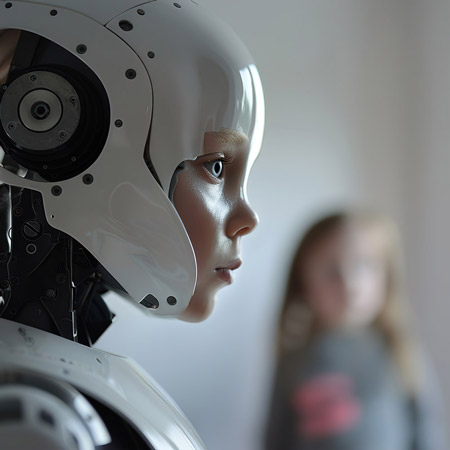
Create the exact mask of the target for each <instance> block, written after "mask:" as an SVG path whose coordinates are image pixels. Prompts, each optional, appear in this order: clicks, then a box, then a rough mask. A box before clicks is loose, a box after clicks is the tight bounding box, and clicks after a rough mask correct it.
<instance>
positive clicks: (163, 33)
mask: <svg viewBox="0 0 450 450" xmlns="http://www.w3.org/2000/svg"><path fill="white" fill-rule="evenodd" d="M0 8H1V9H2V12H1V14H0V29H3V30H7V29H16V30H22V36H21V38H20V41H19V44H18V47H17V50H16V52H15V55H14V59H13V63H12V67H11V71H10V74H9V75H10V76H9V77H8V81H7V83H6V84H5V85H4V86H3V92H2V97H1V103H0V123H1V127H0V140H1V146H2V148H3V150H4V155H3V157H2V165H1V167H0V181H1V182H3V183H6V184H9V185H13V186H19V187H24V188H27V189H31V190H35V191H39V192H40V193H41V194H42V197H43V200H44V207H45V214H46V218H47V221H48V222H49V224H50V225H51V226H53V227H54V228H57V229H59V230H61V231H63V232H65V233H67V234H68V235H70V236H72V237H73V238H74V239H76V240H77V241H78V242H80V243H81V244H82V245H83V246H84V247H85V248H86V249H87V250H88V251H89V252H90V253H92V255H93V256H95V258H96V259H97V260H98V261H99V262H100V264H101V265H102V266H103V267H104V268H105V269H106V270H107V271H108V272H109V273H110V274H111V275H112V277H113V278H114V279H115V280H116V281H117V282H118V283H119V284H120V285H121V286H122V287H123V289H124V290H125V291H126V292H127V293H128V296H129V297H130V298H131V299H132V300H133V301H134V302H135V303H137V304H139V305H141V306H142V308H143V309H144V310H145V311H152V312H155V313H158V314H162V315H179V314H180V313H181V312H183V311H184V310H185V308H186V307H187V305H188V304H189V301H190V299H191V297H192V296H193V293H194V290H195V286H196V279H197V264H196V257H195V253H194V249H193V246H192V242H191V240H190V239H189V236H188V234H187V232H186V228H188V231H189V232H190V230H189V228H190V229H191V230H194V231H193V232H195V228H196V227H195V223H193V220H192V217H191V216H192V214H191V213H190V211H191V206H192V207H193V206H195V205H191V204H190V203H189V202H190V199H189V197H188V196H185V195H183V193H182V192H181V190H180V186H179V184H180V183H181V182H182V183H185V185H186V186H193V183H192V176H191V177H190V174H191V175H192V174H193V170H194V169H195V167H194V166H195V164H194V163H195V161H203V160H204V158H206V159H205V160H204V161H205V162H202V165H203V167H208V168H209V169H210V170H209V172H211V170H212V171H214V170H218V167H219V166H220V164H219V165H216V167H215V168H214V167H213V166H212V164H214V162H217V161H218V160H221V159H220V158H216V159H215V160H209V159H208V156H207V155H208V154H210V153H215V152H216V148H215V146H216V145H217V146H219V147H221V148H224V147H226V146H228V147H229V146H230V145H231V146H232V147H234V148H235V149H237V148H238V147H239V148H241V149H243V150H242V151H243V152H244V154H245V161H244V162H241V163H240V164H241V169H240V170H241V172H242V173H241V175H240V176H239V183H238V184H239V191H240V194H239V195H240V199H241V200H242V201H246V194H245V189H246V180H247V176H248V171H249V169H250V168H251V165H252V163H253V162H254V160H255V158H256V156H257V154H258V153H259V150H260V147H261V143H262V135H263V128H264V100H263V92H262V87H261V82H260V78H259V75H258V72H257V69H256V67H255V65H254V64H253V61H252V58H251V56H250V55H249V53H248V51H247V50H246V49H245V47H244V46H243V44H242V43H241V42H240V41H239V39H238V38H237V37H236V36H235V35H234V33H233V32H232V31H231V30H230V29H229V28H228V27H227V26H226V25H224V24H223V23H222V22H221V21H219V20H218V19H217V18H215V17H214V16H212V15H211V14H210V13H208V12H207V11H205V10H204V9H203V8H201V7H200V6H198V5H197V4H196V3H195V2H194V1H193V0H181V1H180V2H179V3H173V2H171V1H166V0H153V1H150V2H147V3H144V4H142V2H138V1H133V0H104V1H95V2H92V1H91V0H69V1H68V0H52V1H50V2H46V3H45V4H43V3H41V2H40V1H28V2H22V1H14V2H4V1H2V2H1V3H0ZM30 49H32V51H31V50H30ZM202 158H203V159H202ZM183 162H185V163H184V164H183ZM211 173H212V174H213V175H217V174H216V173H215V172H211ZM182 180H184V181H182ZM235 184H236V183H235ZM173 197H175V199H174V198H173ZM204 201H206V200H204ZM174 202H175V204H176V206H177V209H178V210H179V211H178V212H180V214H178V212H177V210H176V209H175V207H174ZM180 217H181V219H180ZM185 217H186V218H188V219H189V220H190V225H189V226H186V227H185V225H187V224H186V223H183V221H185ZM182 220H183V221H182ZM199 220H200V219H199ZM205 239H207V237H206V238H205ZM197 240H198V239H197ZM194 247H195V243H194ZM226 270H227V268H225V271H226ZM222 275H223V274H222ZM224 276H225V277H226V275H224Z"/></svg>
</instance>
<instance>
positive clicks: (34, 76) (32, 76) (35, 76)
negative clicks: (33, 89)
mask: <svg viewBox="0 0 450 450" xmlns="http://www.w3.org/2000/svg"><path fill="white" fill-rule="evenodd" d="M29 79H30V81H32V82H35V81H36V80H37V75H36V74H34V73H33V74H32V75H30V78H29Z"/></svg>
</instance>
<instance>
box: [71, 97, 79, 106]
mask: <svg viewBox="0 0 450 450" xmlns="http://www.w3.org/2000/svg"><path fill="white" fill-rule="evenodd" d="M77 100H78V99H77V98H76V97H75V95H72V96H71V97H70V98H69V102H70V103H72V105H75V103H76V102H77Z"/></svg>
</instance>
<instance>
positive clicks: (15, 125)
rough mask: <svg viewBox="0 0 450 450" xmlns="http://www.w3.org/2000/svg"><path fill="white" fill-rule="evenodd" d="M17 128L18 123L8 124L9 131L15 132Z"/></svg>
mask: <svg viewBox="0 0 450 450" xmlns="http://www.w3.org/2000/svg"><path fill="white" fill-rule="evenodd" d="M16 127H17V124H16V122H9V123H8V130H10V131H13V130H15V129H16Z"/></svg>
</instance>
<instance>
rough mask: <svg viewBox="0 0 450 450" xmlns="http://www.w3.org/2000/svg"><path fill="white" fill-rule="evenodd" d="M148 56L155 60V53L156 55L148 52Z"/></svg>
mask: <svg viewBox="0 0 450 450" xmlns="http://www.w3.org/2000/svg"><path fill="white" fill-rule="evenodd" d="M147 56H148V57H149V58H154V57H155V53H154V52H148V53H147Z"/></svg>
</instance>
